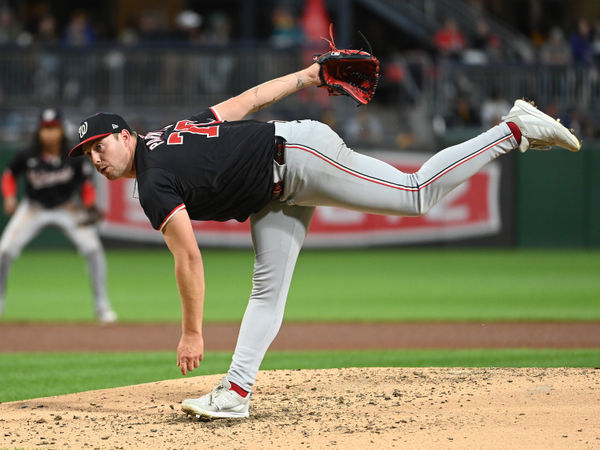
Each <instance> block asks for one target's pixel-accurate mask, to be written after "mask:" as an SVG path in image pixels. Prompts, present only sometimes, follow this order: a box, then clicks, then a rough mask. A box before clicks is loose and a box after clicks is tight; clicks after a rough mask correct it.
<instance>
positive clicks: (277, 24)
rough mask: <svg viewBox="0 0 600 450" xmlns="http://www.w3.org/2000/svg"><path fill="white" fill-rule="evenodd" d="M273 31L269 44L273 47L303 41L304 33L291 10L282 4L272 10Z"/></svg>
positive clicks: (289, 45) (287, 45)
mask: <svg viewBox="0 0 600 450" xmlns="http://www.w3.org/2000/svg"><path fill="white" fill-rule="evenodd" d="M272 19H273V31H272V33H271V39H270V40H271V44H273V45H274V46H275V47H291V46H294V45H301V44H302V43H303V42H304V33H303V32H302V28H300V26H299V25H298V20H297V18H296V17H295V16H294V14H292V12H291V11H290V10H289V9H288V8H286V7H283V6H279V7H277V8H275V9H274V10H273V16H272Z"/></svg>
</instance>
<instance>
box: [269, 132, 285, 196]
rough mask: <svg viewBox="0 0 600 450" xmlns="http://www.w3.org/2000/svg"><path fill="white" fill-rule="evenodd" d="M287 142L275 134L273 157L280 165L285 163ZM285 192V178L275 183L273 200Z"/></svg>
mask: <svg viewBox="0 0 600 450" xmlns="http://www.w3.org/2000/svg"><path fill="white" fill-rule="evenodd" d="M285 142H286V140H285V139H284V138H282V137H281V136H275V147H274V148H273V159H274V160H275V162H276V163H277V164H279V165H280V166H282V165H284V164H285ZM281 194H283V180H280V181H278V182H277V183H273V196H272V197H273V200H276V199H279V198H280V197H281Z"/></svg>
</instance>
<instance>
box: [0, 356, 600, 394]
mask: <svg viewBox="0 0 600 450" xmlns="http://www.w3.org/2000/svg"><path fill="white" fill-rule="evenodd" d="M230 361H231V353H229V352H212V353H207V354H206V355H205V360H204V361H203V362H202V363H201V366H200V368H199V369H197V370H196V371H194V372H193V375H192V376H199V375H209V374H219V373H225V372H227V369H228V367H229V363H230ZM598 366H600V349H574V350H573V349H572V350H551V349H541V350H530V349H502V350H497V349H493V350H490V349H481V350H446V349H444V350H384V351H383V350H382V351H373V350H368V351H343V352H340V351H335V352H334V351H316V352H269V353H267V356H266V357H265V360H264V362H263V364H262V366H261V370H273V369H325V368H343V367H598ZM177 378H181V374H180V373H179V369H178V367H177V366H176V365H175V354H174V352H152V353H3V354H0V402H8V401H15V400H24V399H30V398H38V397H46V396H51V395H61V394H68V393H73V392H83V391H87V390H94V389H105V388H112V387H118V386H128V385H132V384H139V383H147V382H153V381H159V380H166V379H177Z"/></svg>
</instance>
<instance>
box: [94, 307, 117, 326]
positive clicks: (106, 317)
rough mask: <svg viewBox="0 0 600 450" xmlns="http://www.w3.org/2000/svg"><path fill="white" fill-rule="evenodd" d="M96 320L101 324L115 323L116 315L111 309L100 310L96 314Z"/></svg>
mask: <svg viewBox="0 0 600 450" xmlns="http://www.w3.org/2000/svg"><path fill="white" fill-rule="evenodd" d="M97 316H98V320H99V321H100V323H103V324H110V323H115V322H116V321H117V313H116V312H114V311H113V310H112V309H110V308H108V309H101V310H100V311H98V312H97Z"/></svg>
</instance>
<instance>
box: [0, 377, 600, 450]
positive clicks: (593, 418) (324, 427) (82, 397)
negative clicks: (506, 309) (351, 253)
mask: <svg viewBox="0 0 600 450" xmlns="http://www.w3.org/2000/svg"><path fill="white" fill-rule="evenodd" d="M598 375H599V371H598V370H595V369H531V368H529V369H463V368H451V369H449V368H418V369H411V368H369V369H363V368H361V369H356V368H354V369H332V370H297V371H286V370H281V371H265V372H260V373H259V376H258V379H257V384H256V385H255V390H254V399H253V400H252V402H251V410H250V413H251V416H250V418H249V419H245V420H239V421H235V420H215V421H212V422H200V421H198V420H196V419H194V418H190V417H188V416H186V415H185V414H184V413H183V412H182V411H181V408H180V402H181V400H182V399H184V398H186V397H195V396H198V395H200V394H203V393H205V392H207V391H209V390H211V389H212V388H213V387H214V386H215V385H216V384H217V383H218V381H219V379H220V376H217V375H211V376H198V377H193V378H187V379H181V380H169V381H161V382H156V383H149V384H142V385H137V386H128V387H121V388H116V389H107V390H99V391H89V392H84V393H78V394H70V395H64V396H57V397H47V398H40V399H35V400H27V401H20V402H11V403H5V404H0V430H1V431H0V433H1V434H0V447H9V448H14V447H26V448H31V447H38V448H39V447H42V448H47V447H52V448H165V449H182V448H250V449H252V448H262V449H264V448H394V447H395V448H460V449H463V448H586V449H589V448H600V426H599V424H600V378H599V376H598Z"/></svg>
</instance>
